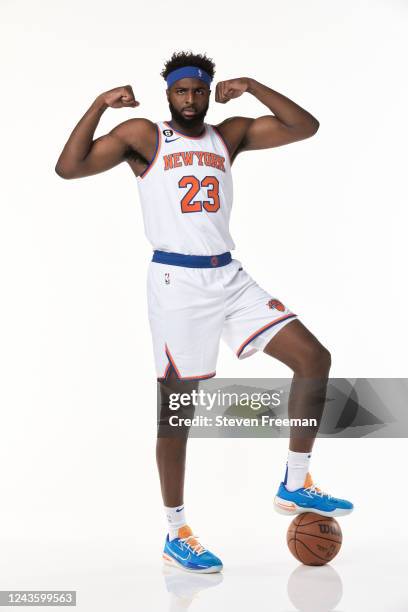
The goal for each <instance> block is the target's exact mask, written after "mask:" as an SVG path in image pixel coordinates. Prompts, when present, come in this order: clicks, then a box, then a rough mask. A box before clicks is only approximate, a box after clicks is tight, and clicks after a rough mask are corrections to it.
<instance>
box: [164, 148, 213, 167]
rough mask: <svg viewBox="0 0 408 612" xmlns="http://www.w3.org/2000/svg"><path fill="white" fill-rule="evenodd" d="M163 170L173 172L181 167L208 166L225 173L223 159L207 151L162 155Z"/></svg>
mask: <svg viewBox="0 0 408 612" xmlns="http://www.w3.org/2000/svg"><path fill="white" fill-rule="evenodd" d="M163 162H164V170H173V169H174V168H180V167H181V166H194V165H198V166H210V167H211V168H217V169H218V170H222V172H225V167H224V162H225V157H222V155H217V154H216V153H210V152H207V151H180V152H179V153H170V155H163Z"/></svg>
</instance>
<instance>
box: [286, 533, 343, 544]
mask: <svg viewBox="0 0 408 612" xmlns="http://www.w3.org/2000/svg"><path fill="white" fill-rule="evenodd" d="M296 533H297V534H298V533H299V534H300V535H305V536H310V537H311V538H319V539H320V540H328V541H329V542H335V543H336V544H341V542H342V541H340V542H337V540H332V539H331V538H325V537H324V536H321V535H315V534H314V533H306V532H304V531H297V532H296Z"/></svg>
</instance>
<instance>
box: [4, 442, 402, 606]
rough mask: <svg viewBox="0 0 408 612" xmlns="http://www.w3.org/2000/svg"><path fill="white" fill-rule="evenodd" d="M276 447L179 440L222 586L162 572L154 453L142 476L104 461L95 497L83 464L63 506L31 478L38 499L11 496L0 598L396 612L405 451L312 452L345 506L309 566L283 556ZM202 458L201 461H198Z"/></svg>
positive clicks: (381, 447) (341, 447) (329, 446)
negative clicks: (347, 510)
mask: <svg viewBox="0 0 408 612" xmlns="http://www.w3.org/2000/svg"><path fill="white" fill-rule="evenodd" d="M286 444H287V443H286V442H285V441H284V440H273V441H271V440H229V441H228V440H224V441H217V442H211V441H209V440H191V441H190V442H189V445H190V446H189V462H188V471H187V498H188V503H187V515H188V517H189V522H190V524H191V526H192V527H193V529H194V530H195V531H196V533H197V535H199V536H200V539H201V541H202V542H203V544H205V545H207V546H208V548H210V549H212V550H213V551H214V552H215V553H216V554H218V555H219V556H220V557H221V558H222V560H223V562H224V567H225V569H224V571H223V573H222V575H213V576H197V575H191V574H188V573H185V572H182V571H179V570H171V571H169V570H165V571H164V570H163V566H162V560H161V549H162V546H163V542H164V535H165V532H164V517H163V511H162V507H161V501H160V496H159V491H158V484H157V476H156V473H155V466H154V460H153V453H151V454H149V455H148V456H149V457H150V459H149V462H147V461H146V465H147V467H148V469H147V467H146V468H145V469H144V470H141V469H136V468H135V469H133V468H131V469H130V470H129V471H127V470H125V471H121V468H120V466H121V465H122V466H125V465H126V464H125V463H124V461H123V460H122V458H121V457H119V458H118V457H117V456H116V455H115V454H112V456H111V457H112V462H113V465H114V466H115V471H114V472H113V473H112V474H111V473H109V472H105V473H104V484H103V486H102V487H96V486H95V484H94V485H93V486H94V488H91V483H92V482H93V481H95V479H96V474H97V473H99V475H100V477H101V476H102V473H101V468H100V466H99V467H98V466H96V467H95V472H94V473H93V474H91V473H89V474H88V473H87V472H86V471H85V469H84V466H85V464H84V465H83V466H82V469H78V470H76V479H77V480H76V483H75V482H73V481H72V482H71V488H69V487H68V482H65V483H64V481H63V480H62V481H61V482H62V484H64V487H65V490H66V491H71V492H70V495H69V496H67V495H65V498H64V499H63V498H59V497H58V498H57V499H55V496H56V493H55V492H56V491H57V488H56V487H57V484H56V483H54V484H50V483H48V482H45V481H44V483H43V484H44V486H43V488H41V482H42V481H41V479H40V478H39V477H37V480H35V478H36V475H35V474H34V472H33V478H34V482H36V483H37V486H36V487H35V491H36V497H33V498H31V499H30V498H29V497H26V499H25V501H20V502H19V503H17V501H16V499H17V498H16V495H17V492H18V491H17V489H16V488H15V489H14V490H15V493H14V497H13V496H12V495H11V493H10V495H4V497H3V500H2V504H1V506H0V516H1V520H0V590H19V589H21V590H30V589H32V590H41V589H43V590H53V589H56V590H76V591H77V594H78V595H77V597H78V600H77V601H78V604H77V609H78V610H81V611H82V610H83V611H86V612H105V611H106V612H108V611H109V612H112V611H115V612H138V611H139V610H140V611H141V612H177V611H181V610H192V611H195V612H202V611H204V610H205V611H206V612H207V611H210V612H225V611H227V610H234V612H241V611H245V612H248V611H250V612H252V610H253V611H254V612H255V611H256V612H272V610H273V611H274V612H289V611H296V610H300V611H302V612H329V611H336V612H366V611H367V612H406V611H407V610H408V589H407V588H406V581H407V579H406V576H407V575H408V571H407V570H408V544H407V543H408V537H407V531H406V528H405V516H404V512H403V510H404V507H405V501H406V500H405V498H404V497H403V496H404V491H405V489H404V487H401V474H402V473H403V472H401V469H403V470H404V469H405V459H406V441H405V440H402V439H401V440H380V439H377V440H364V439H356V440H320V441H319V443H318V446H317V448H316V452H315V453H314V458H313V471H312V473H313V474H314V475H315V477H316V479H317V476H319V479H318V480H317V482H318V484H321V485H322V486H323V488H326V485H331V486H330V489H331V492H332V493H334V494H335V495H338V496H344V497H348V498H350V499H352V500H353V501H354V502H355V505H356V509H355V512H354V513H353V514H352V515H350V516H347V517H343V518H342V519H341V520H340V519H339V523H340V525H341V528H342V532H343V545H342V548H341V550H340V552H339V554H338V556H337V557H336V558H335V559H334V560H333V561H332V563H331V564H330V565H327V566H325V567H321V568H313V567H305V566H302V565H301V564H299V563H298V562H297V561H296V559H295V558H293V557H292V555H291V553H290V552H289V550H288V548H287V545H286V530H287V527H288V525H289V523H290V519H289V518H287V517H284V516H281V515H279V514H277V513H275V512H274V511H273V510H272V499H273V493H274V488H275V486H276V484H277V478H278V474H280V473H281V472H283V458H284V456H285V448H286ZM209 449H211V451H212V455H211V459H209V457H208V455H206V454H203V453H204V451H207V450H209ZM152 450H153V449H152ZM143 452H144V451H143ZM141 456H142V455H141ZM146 457H147V455H146ZM140 465H142V464H140ZM5 475H7V472H5ZM29 484H30V483H29V481H28V480H27V485H26V486H27V487H29ZM147 485H149V487H150V488H149V487H147ZM30 490H31V489H30ZM10 491H11V489H10ZM396 491H397V492H398V495H397V496H396V495H395V494H394V493H395V492H396ZM47 492H48V493H50V494H51V493H53V494H54V496H53V497H51V496H49V497H46V495H47ZM393 492H394V493H393ZM398 508H401V509H402V511H401V512H399V510H398Z"/></svg>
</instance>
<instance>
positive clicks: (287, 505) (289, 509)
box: [273, 496, 354, 516]
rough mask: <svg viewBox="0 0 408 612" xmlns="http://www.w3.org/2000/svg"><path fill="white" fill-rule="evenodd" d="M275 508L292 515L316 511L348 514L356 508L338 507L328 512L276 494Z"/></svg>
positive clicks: (338, 514)
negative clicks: (299, 503)
mask: <svg viewBox="0 0 408 612" xmlns="http://www.w3.org/2000/svg"><path fill="white" fill-rule="evenodd" d="M273 505H274V508H275V510H276V512H278V513H279V514H285V515H286V516H292V515H294V514H302V513H304V512H314V513H315V514H320V515H321V516H346V515H347V514H350V513H351V512H353V510H354V508H337V509H336V510H333V511H332V512H326V511H325V510H319V509H318V508H302V506H298V505H297V504H295V503H294V502H289V501H288V500H287V499H282V498H281V497H278V496H276V497H275V499H274V504H273Z"/></svg>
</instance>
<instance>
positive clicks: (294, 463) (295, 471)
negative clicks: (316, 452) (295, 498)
mask: <svg viewBox="0 0 408 612" xmlns="http://www.w3.org/2000/svg"><path fill="white" fill-rule="evenodd" d="M311 456H312V454H311V453H296V452H295V451H291V450H290V451H289V452H288V463H287V467H286V476H285V481H284V485H285V487H286V488H287V490H288V491H296V489H300V488H301V487H303V485H304V484H305V480H306V475H307V473H308V471H309V464H310V458H311Z"/></svg>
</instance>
